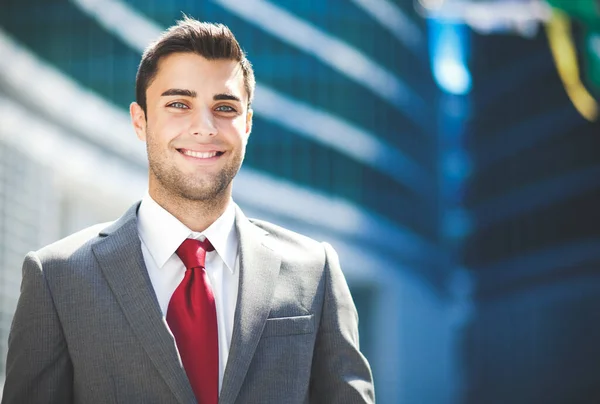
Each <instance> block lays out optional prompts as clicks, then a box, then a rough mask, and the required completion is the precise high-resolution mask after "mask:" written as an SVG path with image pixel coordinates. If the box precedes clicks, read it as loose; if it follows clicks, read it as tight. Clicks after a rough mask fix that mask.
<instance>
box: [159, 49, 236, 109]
mask: <svg viewBox="0 0 600 404" xmlns="http://www.w3.org/2000/svg"><path fill="white" fill-rule="evenodd" d="M171 88H178V89H186V90H192V91H195V92H196V93H197V94H198V95H199V96H202V95H206V96H210V97H212V96H213V95H214V94H219V93H228V94H232V95H236V96H238V97H239V98H240V99H242V100H247V97H248V95H247V94H246V91H245V88H244V73H243V71H242V68H241V66H240V63H239V62H237V61H235V60H229V59H216V60H209V59H206V58H205V57H203V56H200V55H198V54H195V53H173V54H170V55H168V56H165V57H163V58H161V59H160V61H159V62H158V70H157V72H156V75H155V77H154V80H153V81H152V83H151V84H150V86H149V87H148V96H149V97H150V96H151V95H154V96H156V95H157V94H158V95H160V94H162V93H163V92H164V91H166V90H168V89H171Z"/></svg>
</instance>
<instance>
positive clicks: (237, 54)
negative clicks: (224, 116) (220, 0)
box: [135, 16, 256, 119]
mask: <svg viewBox="0 0 600 404" xmlns="http://www.w3.org/2000/svg"><path fill="white" fill-rule="evenodd" d="M172 53H196V54H198V55H200V56H203V57H205V58H206V59H209V60H215V59H227V60H235V61H237V62H239V63H240V67H241V68H242V72H243V74H244V88H245V89H246V93H247V94H248V107H249V106H250V104H251V103H252V98H253V96H254V87H255V85H256V82H255V79H254V70H252V65H251V64H250V62H249V61H248V59H247V58H246V54H245V53H244V51H243V50H242V48H241V47H240V44H239V43H238V41H237V40H236V39H235V36H234V35H233V33H232V32H231V30H230V29H229V28H227V26H225V25H223V24H213V23H207V22H200V21H197V20H195V19H193V18H189V17H188V16H184V18H183V20H181V21H177V25H174V26H172V27H170V28H169V29H168V30H166V31H165V32H164V33H163V34H162V35H161V36H160V37H159V38H158V40H157V41H156V42H153V43H152V44H150V45H149V46H148V47H147V48H146V50H145V51H144V54H143V55H142V60H141V62H140V65H139V67H138V71H137V75H136V78H135V98H136V102H137V103H138V104H139V105H140V106H141V107H142V109H143V110H144V114H146V90H147V89H148V87H149V86H150V84H151V83H152V80H153V79H154V77H155V76H156V73H157V71H158V62H159V61H160V59H161V58H163V57H165V56H168V55H170V54H172ZM146 119H147V118H146Z"/></svg>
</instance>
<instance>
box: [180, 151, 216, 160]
mask: <svg viewBox="0 0 600 404" xmlns="http://www.w3.org/2000/svg"><path fill="white" fill-rule="evenodd" d="M182 152H183V154H185V155H186V156H191V157H196V158H198V159H209V158H211V157H215V156H216V155H217V152H216V151H212V152H195V151H191V150H182Z"/></svg>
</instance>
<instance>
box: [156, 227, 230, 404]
mask: <svg viewBox="0 0 600 404" xmlns="http://www.w3.org/2000/svg"><path fill="white" fill-rule="evenodd" d="M212 250H214V247H213V246H212V244H210V241H208V239H205V240H204V241H199V240H194V239H189V238H188V239H186V240H185V241H184V242H183V243H182V244H181V246H180V247H179V248H178V249H177V255H178V256H179V258H181V260H182V261H183V263H184V264H185V267H186V271H185V276H184V277H183V280H182V281H181V283H180V284H179V286H178V287H177V289H175V292H174V293H173V296H172V297H171V301H170V302H169V308H168V310H167V323H168V324H169V327H170V328H171V331H172V332H173V335H174V336H175V341H176V342H177V348H178V349H179V354H180V355H181V360H182V362H183V367H184V368H185V372H186V373H187V376H188V379H189V381H190V384H191V385H192V389H193V390H194V394H195V395H196V400H197V401H198V404H217V402H218V400H219V341H218V330H217V311H216V308H215V298H214V295H213V292H212V289H211V287H210V283H209V282H208V277H207V275H206V272H205V271H204V259H205V257H206V252H207V251H212Z"/></svg>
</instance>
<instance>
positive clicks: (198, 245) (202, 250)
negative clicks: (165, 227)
mask: <svg viewBox="0 0 600 404" xmlns="http://www.w3.org/2000/svg"><path fill="white" fill-rule="evenodd" d="M214 249H215V248H214V247H213V245H212V244H211V243H210V241H208V239H207V238H205V239H204V241H200V240H196V239H193V238H186V239H185V240H184V241H183V243H181V245H180V246H179V248H178V249H177V255H178V256H179V258H181V261H183V264H184V265H185V267H186V269H192V268H196V267H202V268H204V262H205V259H206V253H207V252H208V251H213V250H214Z"/></svg>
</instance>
